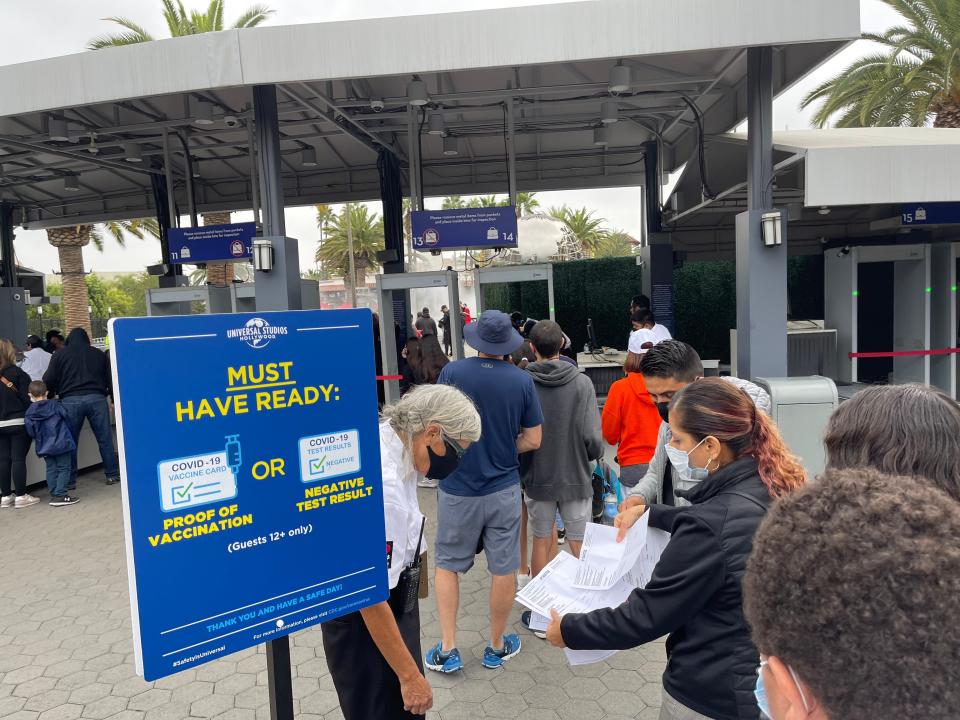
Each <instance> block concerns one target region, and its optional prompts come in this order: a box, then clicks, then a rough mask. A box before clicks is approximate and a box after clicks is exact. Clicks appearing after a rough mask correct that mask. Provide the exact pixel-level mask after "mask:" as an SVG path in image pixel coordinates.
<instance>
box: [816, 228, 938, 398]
mask: <svg viewBox="0 0 960 720" xmlns="http://www.w3.org/2000/svg"><path fill="white" fill-rule="evenodd" d="M930 249H931V246H930V245H881V246H860V247H851V248H843V249H841V250H836V249H832V250H828V251H827V252H826V262H825V281H826V282H825V293H826V298H825V299H826V303H825V309H826V316H827V317H826V324H827V327H831V328H836V330H837V351H838V357H837V369H838V372H837V375H838V380H839V381H841V382H848V383H858V382H891V383H908V382H917V383H924V384H929V383H930V380H931V358H932V357H934V356H936V355H940V354H950V353H951V352H952V347H953V346H943V345H932V344H931V341H932V336H931V297H932V295H933V287H932V285H931V262H930V254H931V253H930Z"/></svg>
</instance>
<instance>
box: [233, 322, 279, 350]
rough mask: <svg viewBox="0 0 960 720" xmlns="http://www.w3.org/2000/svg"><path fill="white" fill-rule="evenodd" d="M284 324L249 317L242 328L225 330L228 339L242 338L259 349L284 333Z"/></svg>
mask: <svg viewBox="0 0 960 720" xmlns="http://www.w3.org/2000/svg"><path fill="white" fill-rule="evenodd" d="M286 334H287V328H286V326H285V325H271V324H270V323H268V322H267V321H266V320H264V319H263V318H257V317H255V318H250V319H249V320H247V322H246V323H245V324H244V326H243V327H242V328H236V329H234V330H227V338H228V339H239V340H243V342H245V343H246V344H247V345H249V346H250V347H252V348H254V349H256V350H259V349H260V348H265V347H266V346H267V345H269V344H270V341H271V340H276V339H277V337H278V336H280V335H286Z"/></svg>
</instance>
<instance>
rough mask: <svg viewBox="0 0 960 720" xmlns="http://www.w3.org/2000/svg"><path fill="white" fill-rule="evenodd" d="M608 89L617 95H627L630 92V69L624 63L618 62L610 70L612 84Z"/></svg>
mask: <svg viewBox="0 0 960 720" xmlns="http://www.w3.org/2000/svg"><path fill="white" fill-rule="evenodd" d="M607 89H608V90H609V91H610V92H611V93H612V94H615V95H619V94H620V93H625V92H628V91H629V90H630V68H629V66H627V65H624V64H623V63H622V62H618V63H617V64H616V65H614V66H613V67H612V68H610V84H609V85H608V87H607Z"/></svg>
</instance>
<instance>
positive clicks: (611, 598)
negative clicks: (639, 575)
mask: <svg viewBox="0 0 960 720" xmlns="http://www.w3.org/2000/svg"><path fill="white" fill-rule="evenodd" d="M576 574H577V559H576V558H575V557H573V555H570V554H569V553H565V552H562V553H558V554H557V556H556V557H555V558H554V559H553V560H551V561H550V562H549V563H548V564H547V566H546V567H545V568H544V569H543V570H541V571H540V574H539V575H537V576H536V577H535V578H534V579H533V580H531V581H530V582H529V583H527V586H526V587H525V588H523V590H521V591H520V592H519V593H518V594H517V601H518V602H519V603H520V604H521V605H525V606H526V607H528V608H530V609H531V610H533V611H534V612H535V613H539V614H540V615H544V616H546V617H547V618H549V617H550V611H551V610H556V611H557V612H558V613H560V614H561V615H566V614H567V613H585V612H590V611H591V610H597V609H599V608H610V607H616V606H617V605H619V604H620V603H622V602H623V601H624V600H626V599H627V596H628V595H629V594H630V591H631V590H632V589H633V588H632V587H631V586H630V585H628V584H627V583H626V581H624V582H620V583H616V584H615V585H614V587H612V588H610V589H609V590H600V591H598V590H589V589H582V588H576V587H574V584H573V580H574V578H575V577H576Z"/></svg>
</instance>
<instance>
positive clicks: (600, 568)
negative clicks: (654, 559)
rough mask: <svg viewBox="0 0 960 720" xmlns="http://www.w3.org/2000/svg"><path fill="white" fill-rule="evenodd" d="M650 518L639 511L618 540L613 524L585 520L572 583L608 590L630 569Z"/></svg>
mask: <svg viewBox="0 0 960 720" xmlns="http://www.w3.org/2000/svg"><path fill="white" fill-rule="evenodd" d="M649 521H650V515H649V513H644V514H643V515H641V516H640V519H639V520H637V522H636V523H635V524H634V526H633V527H632V528H630V529H629V530H628V531H627V536H626V537H625V538H624V540H623V542H619V543H618V542H617V529H616V528H614V527H610V526H609V525H599V524H597V523H587V530H586V533H585V534H584V536H583V546H582V548H581V550H580V563H579V566H578V568H577V575H576V579H575V580H574V586H575V587H578V588H585V589H587V588H590V589H594V590H607V589H609V588H611V587H613V586H614V584H616V583H617V581H619V580H620V579H621V578H622V577H623V576H624V575H626V574H627V573H628V572H630V571H631V570H633V568H634V566H636V564H637V561H638V560H639V559H640V557H641V555H643V551H644V546H645V545H646V544H647V530H648V524H649ZM658 557H659V556H658Z"/></svg>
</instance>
